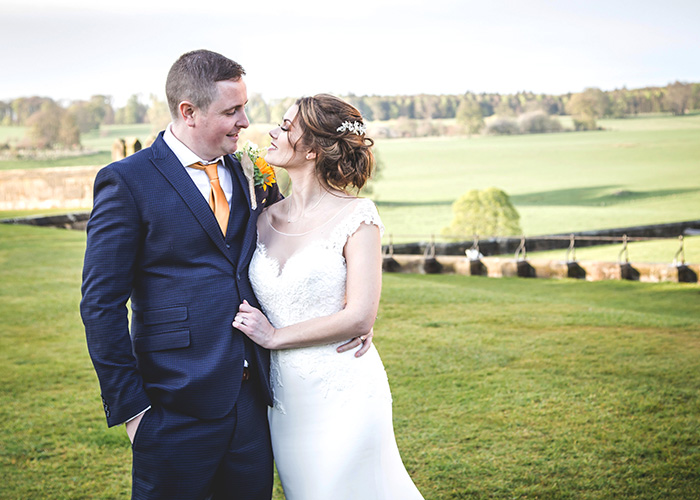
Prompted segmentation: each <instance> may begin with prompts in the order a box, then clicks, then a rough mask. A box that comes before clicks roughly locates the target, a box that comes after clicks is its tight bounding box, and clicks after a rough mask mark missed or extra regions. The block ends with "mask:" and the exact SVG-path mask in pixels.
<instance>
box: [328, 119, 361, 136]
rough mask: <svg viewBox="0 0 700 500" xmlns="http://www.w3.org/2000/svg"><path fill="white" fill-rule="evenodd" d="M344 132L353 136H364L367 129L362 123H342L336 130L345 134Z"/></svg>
mask: <svg viewBox="0 0 700 500" xmlns="http://www.w3.org/2000/svg"><path fill="white" fill-rule="evenodd" d="M346 130H347V131H348V132H352V133H353V134H357V135H365V132H366V131H367V127H365V124H364V123H362V122H352V123H350V122H343V124H342V125H341V126H340V127H338V128H337V129H336V131H338V132H345V131H346Z"/></svg>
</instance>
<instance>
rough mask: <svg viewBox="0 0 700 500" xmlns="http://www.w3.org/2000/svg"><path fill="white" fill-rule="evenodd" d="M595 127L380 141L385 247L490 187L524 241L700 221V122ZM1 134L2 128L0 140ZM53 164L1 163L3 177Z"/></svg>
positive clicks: (138, 132) (88, 141) (135, 129)
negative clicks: (516, 217)
mask: <svg viewBox="0 0 700 500" xmlns="http://www.w3.org/2000/svg"><path fill="white" fill-rule="evenodd" d="M600 125H601V126H602V127H604V128H605V130H603V131H597V132H567V133H560V134H539V135H522V136H509V137H496V136H473V137H471V138H466V137H451V138H425V139H381V140H378V141H377V147H376V150H377V153H378V156H379V158H380V159H381V161H382V164H383V168H382V171H381V176H380V177H379V178H378V179H377V180H376V181H375V182H374V185H373V187H374V191H373V194H372V195H371V196H372V197H373V198H374V199H375V200H376V201H377V203H378V205H379V209H380V213H381V215H382V218H383V220H384V223H385V225H386V234H385V239H384V241H385V243H386V242H388V240H389V237H390V236H393V238H394V241H395V242H400V241H417V240H419V241H427V240H429V239H430V237H431V235H437V236H439V233H440V230H441V229H442V228H443V227H444V226H446V225H448V224H449V222H450V221H451V219H452V209H451V205H452V202H453V201H454V200H455V199H457V198H458V197H459V196H461V195H462V194H464V193H465V192H466V191H468V190H470V189H475V188H476V189H483V188H486V187H489V186H495V187H498V188H501V189H503V190H505V191H506V192H507V193H508V194H509V195H510V196H511V200H512V201H513V203H514V205H515V206H516V208H517V210H518V211H519V213H520V215H521V226H522V228H523V231H524V233H525V234H526V235H530V236H532V235H541V234H550V233H561V232H570V231H581V230H589V229H602V228H612V227H623V226H632V225H643V224H657V223H664V222H674V221H679V220H690V219H697V218H699V217H700V175H699V174H700V114H694V115H689V116H681V117H674V116H665V115H649V116H642V117H635V118H626V119H618V120H600ZM268 128H269V127H268V126H265V125H258V126H255V127H251V131H250V132H249V133H248V136H249V138H250V139H252V140H254V141H256V142H259V143H260V144H263V142H262V141H263V140H264V137H265V133H266V131H267V129H268ZM8 133H10V132H8V131H7V129H6V128H5V129H2V128H0V137H2V136H3V134H8ZM150 134H151V130H150V126H149V125H137V126H128V127H124V126H110V127H105V128H104V130H102V131H100V132H92V133H91V134H88V135H85V136H84V137H83V144H84V146H85V147H86V148H89V149H92V150H96V151H104V152H102V153H99V154H98V155H97V156H94V157H85V158H83V159H81V160H80V162H78V161H77V160H75V159H74V160H71V159H65V160H62V162H61V163H60V164H62V165H65V164H76V165H77V164H105V163H108V162H109V153H108V152H107V151H109V148H110V146H111V144H112V142H113V141H114V139H115V138H117V137H130V136H134V137H139V138H141V139H142V140H145V139H146V138H147V137H148V136H149V135H150ZM242 140H245V137H244V138H243V139H242ZM51 164H52V163H51V162H47V161H43V162H36V161H34V162H29V161H26V162H24V163H21V164H18V163H12V162H2V161H0V169H7V168H18V167H22V168H38V167H42V166H49V165H51ZM467 236H468V237H471V235H467ZM483 236H485V235H483Z"/></svg>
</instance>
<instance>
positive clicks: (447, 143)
mask: <svg viewBox="0 0 700 500" xmlns="http://www.w3.org/2000/svg"><path fill="white" fill-rule="evenodd" d="M600 124H601V125H602V126H603V127H605V128H606V130H605V131H599V132H569V133H561V134H542V135H525V136H507V137H495V136H488V137H481V136H474V137H472V138H428V139H398V140H396V139H395V140H380V141H377V150H378V151H379V154H380V157H381V159H382V160H383V162H384V169H383V171H382V173H381V177H380V178H379V179H378V180H377V181H376V183H375V190H374V195H373V197H374V198H375V199H376V200H377V201H378V203H379V208H380V213H381V215H382V217H383V220H384V222H385V224H386V229H387V236H388V235H390V234H393V235H394V239H395V241H416V240H423V241H425V240H428V239H429V238H430V235H431V234H436V235H439V233H440V230H441V228H442V227H444V226H446V225H447V224H448V223H449V222H450V220H451V218H452V211H451V204H452V202H453V201H454V200H455V199H456V198H458V197H459V196H460V195H462V194H464V193H465V192H467V191H468V190H470V189H483V188H486V187H489V186H495V187H498V188H501V189H503V190H505V191H506V192H507V193H508V194H509V195H510V196H511V200H512V202H513V203H514V205H515V206H516V208H517V210H518V211H519V213H520V215H521V225H522V228H523V231H524V233H525V234H526V235H538V234H551V233H558V232H569V231H581V230H589V229H601V228H611V227H622V226H632V225H643V224H657V223H664V222H673V221H679V220H690V219H697V218H698V217H699V216H700V114H696V115H693V116H683V117H670V116H668V117H667V116H652V117H642V118H629V119H624V120H601V122H600Z"/></svg>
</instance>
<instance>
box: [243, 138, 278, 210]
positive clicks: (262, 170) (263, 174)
mask: <svg viewBox="0 0 700 500" xmlns="http://www.w3.org/2000/svg"><path fill="white" fill-rule="evenodd" d="M265 153H267V149H265V148H258V146H257V144H253V143H252V142H250V141H246V142H245V144H243V148H241V149H239V150H238V151H236V152H235V153H233V156H235V157H236V159H237V160H238V161H240V162H241V166H242V167H243V173H244V174H245V178H246V179H247V180H248V189H249V190H250V205H251V206H252V207H253V210H255V209H256V208H257V206H258V203H257V201H256V199H255V187H256V186H261V187H262V188H263V191H267V187H268V186H272V185H273V184H274V183H275V182H277V179H276V178H275V171H274V169H273V168H272V167H271V166H270V164H269V163H267V162H266V161H265Z"/></svg>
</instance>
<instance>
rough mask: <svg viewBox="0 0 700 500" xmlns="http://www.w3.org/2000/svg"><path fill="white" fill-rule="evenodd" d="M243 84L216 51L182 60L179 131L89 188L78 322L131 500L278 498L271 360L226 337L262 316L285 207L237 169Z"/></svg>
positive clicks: (173, 76) (174, 127)
mask: <svg viewBox="0 0 700 500" xmlns="http://www.w3.org/2000/svg"><path fill="white" fill-rule="evenodd" d="M244 74H245V72H244V70H243V68H242V67H241V66H240V65H238V64H237V63H235V62H234V61H231V60H230V59H228V58H226V57H224V56H222V55H220V54H216V53H214V52H210V51H205V50H200V51H195V52H190V53H187V54H184V55H183V56H181V57H180V58H179V59H178V60H177V61H176V62H175V64H174V65H173V66H172V68H171V69H170V72H169V74H168V78H167V83H166V94H167V99H168V105H169V107H170V113H171V115H172V120H173V122H172V124H171V126H169V127H168V128H167V130H165V131H164V132H161V134H160V135H159V136H158V138H157V139H156V140H155V142H154V143H153V145H152V146H151V147H150V148H146V149H144V150H142V151H139V152H138V153H136V154H134V155H132V156H130V157H128V158H126V159H124V160H121V161H119V162H116V163H113V164H111V165H109V166H107V167H106V168H104V169H102V170H101V171H100V172H99V174H98V175H97V178H96V180H95V191H94V208H93V211H92V215H91V218H90V222H89V224H88V228H87V235H88V236H87V249H86V253H85V263H84V270H83V286H82V292H83V298H82V301H81V305H80V310H81V315H82V318H83V322H84V324H85V331H86V336H87V343H88V348H89V351H90V356H91V357H92V361H93V364H94V366H95V370H96V371H97V375H98V378H99V381H100V387H101V390H102V400H103V404H104V410H105V414H106V416H107V423H108V425H109V426H114V425H118V424H123V423H126V428H127V433H128V434H129V437H130V439H131V440H132V443H133V444H132V448H133V487H132V498H138V499H141V498H148V499H155V498H158V499H168V500H173V499H188V500H191V499H199V498H206V497H208V496H211V497H213V498H215V499H220V498H230V499H246V500H254V499H265V500H268V499H269V498H270V496H271V491H272V451H271V446H270V436H269V430H268V424H267V406H268V405H269V404H270V403H271V394H270V386H269V380H268V372H269V362H270V361H269V352H268V351H266V350H265V349H263V348H261V347H259V346H257V345H256V344H254V343H253V342H251V341H250V340H249V339H248V338H247V337H246V336H245V335H243V334H242V333H241V332H239V331H238V330H236V329H234V328H233V327H232V326H231V323H232V321H233V317H234V315H235V313H236V311H237V310H238V306H239V304H241V303H242V302H243V300H247V301H248V302H249V303H251V304H253V305H255V306H256V307H259V306H258V303H257V301H256V299H255V296H254V294H253V291H252V288H251V285H250V282H249V281H248V264H249V262H250V258H251V255H252V253H253V250H254V248H255V241H256V220H257V217H258V215H259V213H260V212H261V211H262V209H263V208H264V207H265V206H267V205H270V204H272V203H274V202H275V201H277V200H278V199H279V198H280V194H279V191H278V189H277V185H276V184H275V185H273V186H271V187H269V188H267V189H263V186H255V187H254V190H255V198H256V199H257V204H256V205H257V206H256V208H252V205H251V193H250V191H249V184H248V181H247V179H246V178H245V176H244V173H243V171H242V169H241V165H240V164H239V163H238V161H237V160H235V159H234V158H233V157H232V156H230V154H231V153H233V152H234V151H235V150H236V144H237V141H238V134H239V132H240V131H241V130H242V129H245V128H246V127H248V125H249V122H248V118H247V116H246V113H245V105H246V102H247V99H248V98H247V93H246V85H245V83H244V81H243V75H244ZM207 164H209V167H208V168H206V165H207ZM213 164H216V166H214V165H213ZM217 177H218V179H217ZM250 185H251V186H252V184H250ZM224 197H225V199H224ZM229 214H230V215H229ZM129 299H130V300H131V309H132V313H131V333H130V332H129V325H128V318H127V316H128V315H127V308H126V303H127V301H128V300H129Z"/></svg>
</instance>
